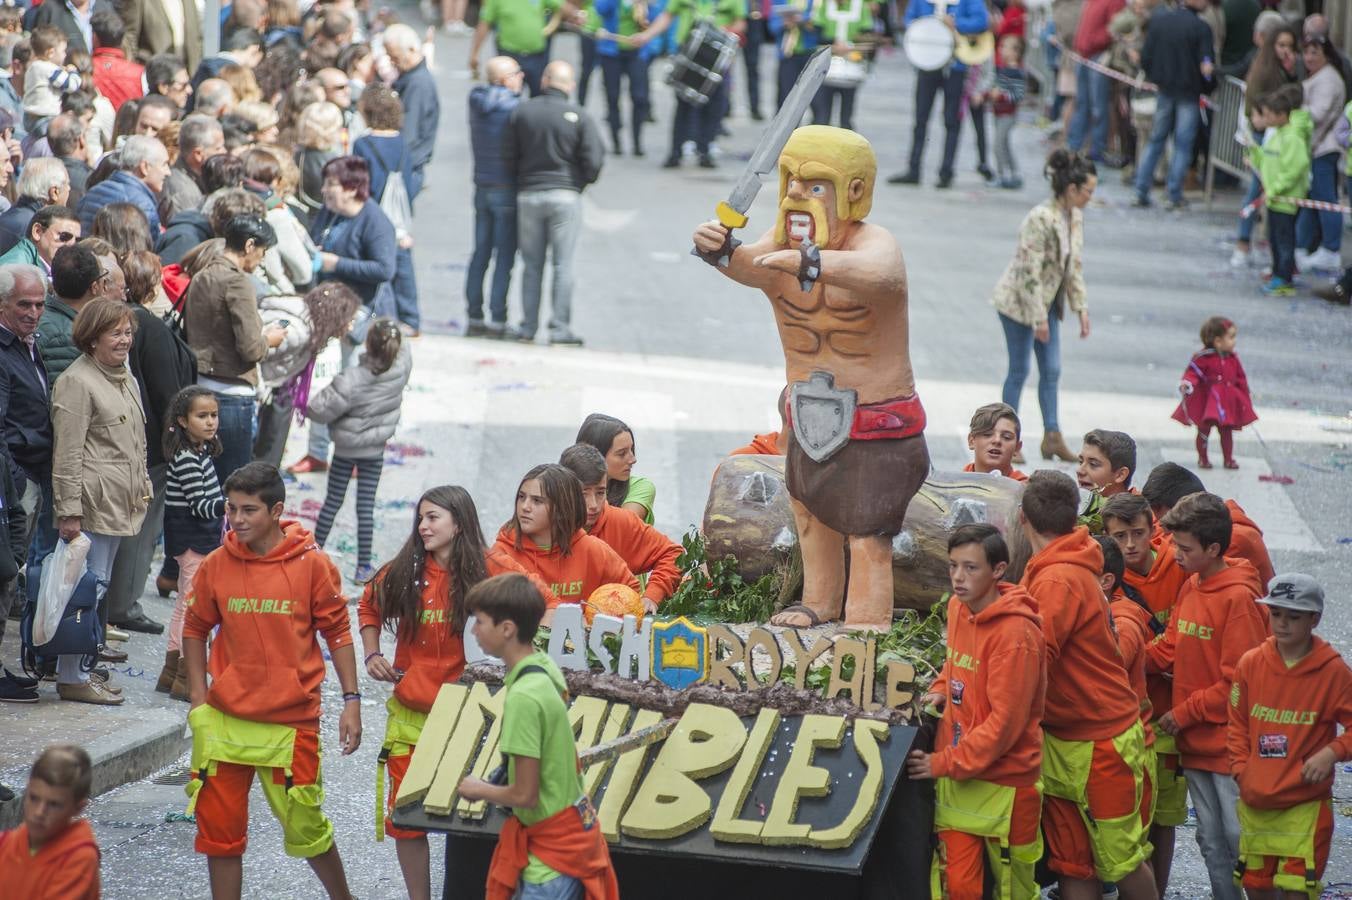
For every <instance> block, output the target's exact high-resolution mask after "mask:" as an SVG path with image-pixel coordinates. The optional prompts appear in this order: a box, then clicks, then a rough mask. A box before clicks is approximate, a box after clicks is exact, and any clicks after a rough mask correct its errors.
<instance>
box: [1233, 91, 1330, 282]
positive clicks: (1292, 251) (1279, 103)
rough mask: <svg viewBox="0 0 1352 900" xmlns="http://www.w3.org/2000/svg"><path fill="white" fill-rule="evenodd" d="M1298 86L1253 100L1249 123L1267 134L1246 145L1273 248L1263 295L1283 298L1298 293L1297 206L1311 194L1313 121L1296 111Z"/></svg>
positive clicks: (1307, 115) (1301, 110)
mask: <svg viewBox="0 0 1352 900" xmlns="http://www.w3.org/2000/svg"><path fill="white" fill-rule="evenodd" d="M1297 87H1299V85H1284V86H1283V87H1282V88H1279V89H1277V90H1275V91H1273V92H1272V93H1270V94H1265V95H1263V96H1260V97H1255V98H1254V99H1253V103H1252V104H1251V106H1252V111H1251V112H1250V113H1249V123H1250V124H1251V125H1252V126H1253V127H1254V129H1255V130H1256V131H1258V132H1266V134H1265V135H1264V138H1263V140H1262V142H1261V143H1258V142H1254V143H1251V144H1250V145H1249V164H1250V165H1251V166H1252V167H1253V169H1254V171H1255V172H1257V173H1258V179H1259V181H1261V182H1262V183H1263V193H1264V194H1266V195H1267V198H1268V199H1267V212H1268V241H1269V243H1270V244H1271V245H1272V277H1271V278H1270V279H1268V281H1266V282H1265V283H1264V284H1263V293H1265V294H1268V295H1271V296H1277V297H1285V296H1290V295H1291V294H1294V293H1295V292H1296V289H1295V288H1294V287H1293V286H1292V284H1291V282H1292V279H1294V278H1295V274H1296V213H1297V212H1299V208H1298V207H1297V206H1296V201H1297V200H1304V199H1305V198H1306V197H1307V196H1309V193H1310V164H1311V156H1310V135H1311V134H1313V133H1314V119H1313V118H1311V116H1310V114H1309V113H1308V112H1306V111H1305V110H1303V109H1300V108H1299V107H1300V105H1301V103H1302V102H1303V100H1304V96H1303V93H1302V92H1301V91H1299V90H1295V88H1297Z"/></svg>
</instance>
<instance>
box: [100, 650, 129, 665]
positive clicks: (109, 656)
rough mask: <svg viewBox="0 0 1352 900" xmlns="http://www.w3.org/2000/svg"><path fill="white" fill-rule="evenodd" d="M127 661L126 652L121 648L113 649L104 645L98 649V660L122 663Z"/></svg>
mask: <svg viewBox="0 0 1352 900" xmlns="http://www.w3.org/2000/svg"><path fill="white" fill-rule="evenodd" d="M126 661H127V654H126V652H125V651H122V650H113V649H110V648H109V647H107V646H105V647H104V648H103V649H102V650H100V651H99V662H110V663H124V662H126Z"/></svg>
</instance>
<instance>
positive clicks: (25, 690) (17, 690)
mask: <svg viewBox="0 0 1352 900" xmlns="http://www.w3.org/2000/svg"><path fill="white" fill-rule="evenodd" d="M0 702H4V703H37V702H38V689H37V688H36V687H25V686H24V685H22V684H19V683H18V682H17V681H15V680H14V679H13V678H11V677H10V676H9V674H8V673H6V674H5V676H4V677H3V678H0Z"/></svg>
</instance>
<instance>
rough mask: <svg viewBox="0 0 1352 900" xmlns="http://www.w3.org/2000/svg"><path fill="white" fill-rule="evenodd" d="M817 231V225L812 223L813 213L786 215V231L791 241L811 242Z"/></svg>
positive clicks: (791, 213)
mask: <svg viewBox="0 0 1352 900" xmlns="http://www.w3.org/2000/svg"><path fill="white" fill-rule="evenodd" d="M815 230H816V223H814V222H813V221H812V214H811V213H805V212H790V213H785V214H784V231H785V233H787V234H788V236H789V239H790V240H794V241H806V240H810V239H811V238H812V234H813V232H814V231H815Z"/></svg>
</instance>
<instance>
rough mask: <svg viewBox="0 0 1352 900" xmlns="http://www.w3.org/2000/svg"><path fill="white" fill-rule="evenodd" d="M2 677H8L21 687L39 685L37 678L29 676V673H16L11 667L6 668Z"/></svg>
mask: <svg viewBox="0 0 1352 900" xmlns="http://www.w3.org/2000/svg"><path fill="white" fill-rule="evenodd" d="M0 677H4V678H8V679H9V680H10V681H12V682H14V683H15V684H17V685H19V686H21V687H30V688H35V687H37V686H38V680H37V679H36V678H29V677H28V676H27V675H16V674H14V673H13V672H11V671H10V670H9V669H5V670H4V675H3V676H0Z"/></svg>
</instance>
